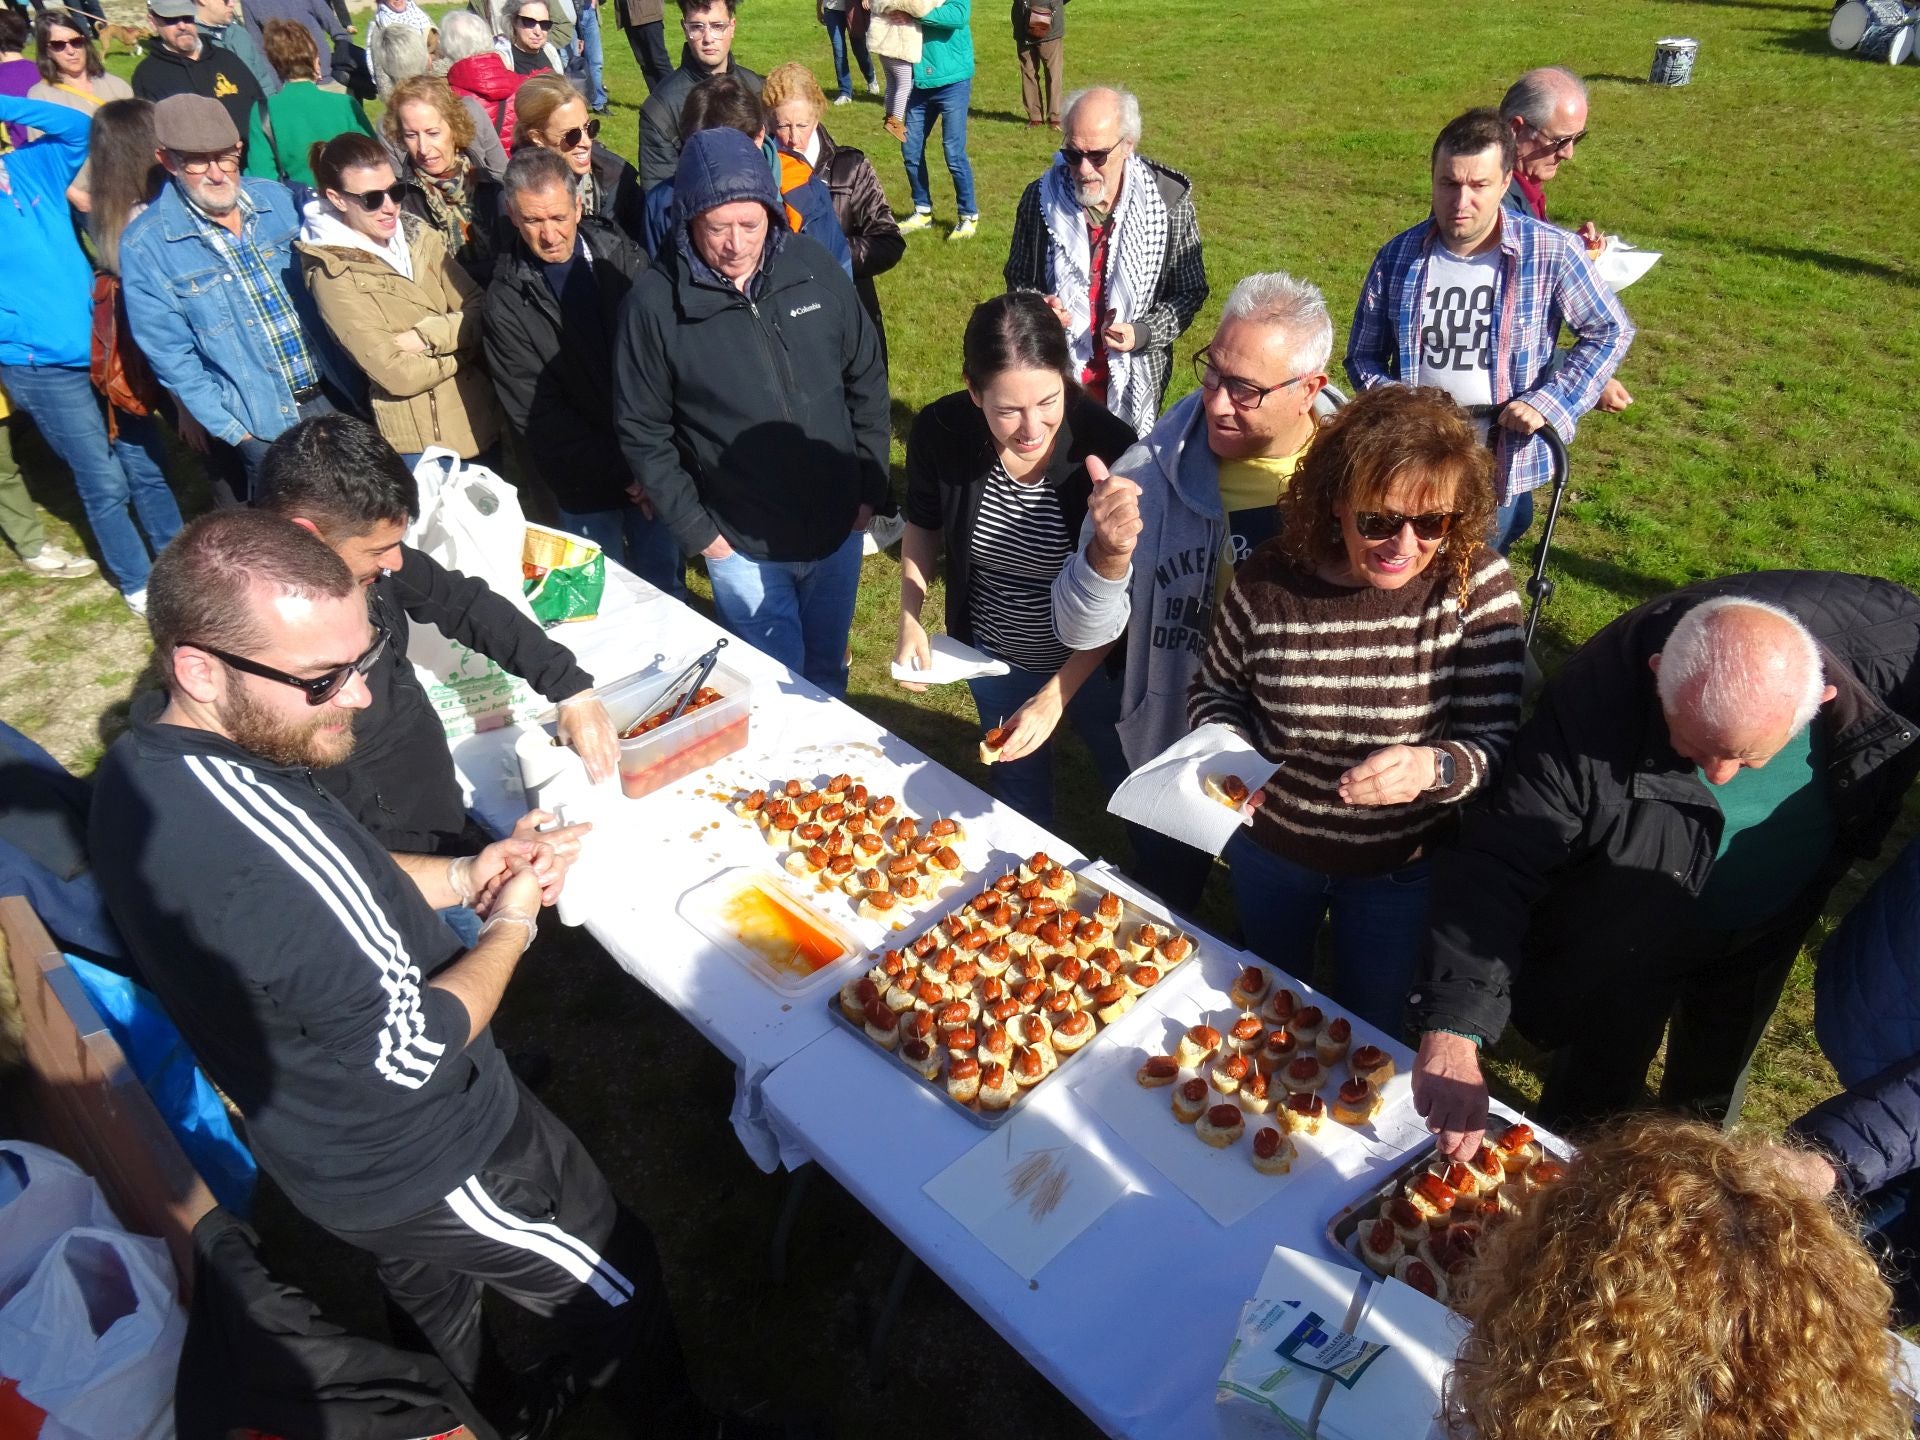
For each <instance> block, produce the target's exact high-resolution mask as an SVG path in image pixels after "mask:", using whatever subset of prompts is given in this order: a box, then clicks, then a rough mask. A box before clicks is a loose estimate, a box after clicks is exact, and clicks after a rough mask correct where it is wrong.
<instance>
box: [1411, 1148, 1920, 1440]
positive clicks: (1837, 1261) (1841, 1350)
mask: <svg viewBox="0 0 1920 1440" xmlns="http://www.w3.org/2000/svg"><path fill="white" fill-rule="evenodd" d="M1456 1303H1457V1306H1458V1308H1459V1309H1461V1310H1462V1311H1463V1312H1464V1313H1465V1315H1466V1317H1467V1319H1468V1320H1470V1321H1471V1322H1472V1323H1473V1331H1472V1333H1471V1334H1470V1335H1469V1336H1468V1337H1467V1338H1466V1340H1465V1341H1463V1342H1462V1344H1461V1347H1460V1354H1459V1357H1458V1359H1457V1360H1456V1361H1455V1363H1454V1371H1453V1375H1452V1378H1451V1379H1450V1380H1449V1382H1448V1385H1447V1399H1446V1406H1447V1413H1446V1423H1447V1426H1448V1433H1450V1434H1452V1435H1455V1436H1458V1437H1461V1440H1467V1437H1471V1440H1652V1437H1656V1436H1657V1437H1660V1440H1840V1437H1843V1436H1844V1437H1846V1440H1895V1437H1901V1440H1906V1437H1910V1436H1912V1434H1913V1433H1914V1430H1913V1422H1912V1418H1911V1415H1910V1409H1911V1406H1910V1404H1909V1402H1907V1401H1906V1400H1905V1398H1904V1397H1902V1396H1899V1395H1896V1394H1895V1393H1894V1390H1893V1382H1894V1376H1895V1373H1896V1371H1895V1361H1894V1342H1893V1337H1892V1335H1890V1334H1889V1333H1888V1331H1887V1323H1888V1318H1889V1310H1890V1307H1891V1304H1892V1296H1891V1294H1890V1293H1889V1292H1888V1290H1887V1287H1886V1285H1885V1284H1884V1283H1883V1282H1882V1281H1881V1279H1880V1276H1879V1274H1878V1272H1877V1271H1876V1270H1875V1268H1874V1263H1873V1259H1872V1257H1871V1256H1870V1255H1868V1253H1867V1251H1866V1249H1865V1247H1863V1246H1862V1245H1861V1244H1860V1241H1859V1239H1858V1237H1857V1236H1856V1235H1855V1234H1854V1232H1853V1230H1852V1228H1851V1227H1850V1226H1849V1225H1848V1224H1847V1223H1846V1222H1845V1221H1844V1220H1843V1219H1842V1218H1841V1217H1840V1216H1839V1215H1838V1214H1836V1213H1835V1211H1833V1210H1832V1209H1830V1208H1829V1207H1828V1206H1827V1205H1826V1204H1825V1203H1823V1202H1822V1201H1819V1200H1816V1199H1814V1198H1813V1197H1812V1196H1810V1195H1808V1194H1806V1193H1805V1192H1804V1191H1803V1190H1802V1189H1801V1188H1800V1187H1799V1185H1798V1184H1797V1183H1796V1182H1795V1180H1794V1179H1793V1176H1792V1174H1791V1173H1790V1170H1789V1167H1788V1166H1787V1165H1786V1164H1783V1163H1782V1160H1781V1155H1780V1152H1779V1151H1778V1150H1777V1149H1776V1148H1775V1147H1773V1146H1772V1145H1770V1144H1769V1143H1768V1142H1767V1141H1766V1140H1765V1139H1764V1138H1763V1137H1760V1136H1750V1135H1740V1134H1732V1135H1729V1134H1726V1133H1723V1132H1722V1131H1720V1130H1718V1129H1715V1128H1714V1127H1712V1126H1710V1125H1704V1124H1700V1123H1697V1122H1694V1121H1685V1120H1676V1119H1673V1118H1670V1117H1659V1116H1640V1117H1635V1118H1633V1119H1630V1120H1626V1121H1623V1122H1620V1123H1619V1124H1617V1125H1615V1126H1613V1127H1610V1128H1609V1129H1607V1130H1605V1131H1603V1132H1602V1133H1600V1134H1598V1135H1595V1136H1593V1137H1592V1138H1591V1140H1590V1141H1589V1142H1588V1143H1587V1144H1586V1145H1585V1146H1584V1147H1583V1148H1582V1150H1581V1152H1580V1154H1579V1156H1578V1157H1577V1158H1576V1159H1575V1160H1574V1162H1573V1164H1572V1165H1571V1166H1570V1167H1569V1171H1568V1174H1567V1177H1566V1179H1565V1180H1564V1181H1562V1182H1561V1183H1559V1184H1557V1185H1555V1186H1554V1187H1553V1188H1552V1189H1550V1190H1546V1191H1542V1192H1540V1193H1539V1194H1538V1196H1537V1197H1535V1199H1534V1201H1533V1202H1532V1203H1530V1204H1528V1205H1527V1206H1526V1207H1525V1208H1524V1210H1523V1211H1522V1213H1521V1215H1520V1216H1519V1217H1518V1218H1517V1219H1514V1220H1512V1221H1510V1222H1508V1223H1507V1224H1505V1225H1502V1226H1498V1227H1496V1228H1494V1229H1492V1230H1490V1231H1489V1232H1488V1233H1487V1236H1486V1238H1485V1240H1483V1242H1482V1245H1481V1250H1480V1254H1479V1257H1478V1258H1477V1260H1476V1261H1475V1263H1474V1267H1473V1269H1472V1271H1471V1272H1469V1274H1468V1275H1467V1277H1466V1278H1465V1280H1464V1282H1463V1284H1462V1287H1461V1289H1460V1290H1459V1291H1457V1292H1456Z"/></svg>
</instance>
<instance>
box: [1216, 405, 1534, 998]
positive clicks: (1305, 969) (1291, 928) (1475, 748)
mask: <svg viewBox="0 0 1920 1440" xmlns="http://www.w3.org/2000/svg"><path fill="white" fill-rule="evenodd" d="M1491 467H1492V460H1491V455H1490V453H1489V452H1488V450H1487V449H1486V447H1485V446H1484V445H1482V444H1481V443H1480V442H1479V439H1478V436H1477V434H1476V432H1475V430H1474V427H1473V425H1472V424H1471V423H1470V422H1469V421H1468V420H1467V418H1466V416H1465V415H1464V414H1463V413H1462V412H1461V410H1460V408H1459V407H1458V406H1457V405H1455V404H1454V403H1453V401H1452V400H1451V399H1450V398H1449V397H1448V396H1447V395H1446V394H1445V393H1444V392H1442V391H1440V390H1437V389H1431V388H1426V389H1410V388H1408V387H1405V386H1399V385H1391V386H1382V387H1380V388H1379V389H1377V390H1369V391H1367V392H1365V393H1364V394H1362V395H1360V396H1359V397H1358V398H1356V399H1355V400H1353V401H1352V402H1351V403H1350V404H1348V405H1346V406H1345V407H1343V408H1342V409H1340V410H1338V411H1336V412H1335V414H1334V416H1333V418H1332V420H1331V421H1329V422H1328V423H1327V424H1326V425H1325V426H1323V427H1322V429H1321V430H1320V433H1319V436H1318V438H1316V439H1315V440H1314V442H1313V447H1312V448H1311V449H1310V450H1308V451H1307V454H1306V458H1305V459H1304V460H1303V461H1302V462H1301V464H1300V468H1299V470H1298V471H1297V472H1296V473H1295V475H1294V478H1293V483H1292V485H1291V487H1290V488H1289V490H1288V491H1287V493H1286V495H1285V497H1284V498H1283V499H1282V501H1281V504H1280V533H1279V534H1278V535H1276V536H1275V537H1274V538H1273V539H1271V540H1269V541H1267V542H1266V543H1265V544H1263V545H1261V546H1259V547H1258V548H1257V549H1255V550H1254V552H1253V554H1252V555H1251V556H1249V557H1248V559H1247V560H1246V561H1245V562H1244V563H1243V564H1241V565H1239V566H1237V567H1236V568H1235V571H1234V579H1233V585H1232V587H1231V588H1230V589H1229V590H1228V591H1227V594H1226V596H1225V598H1224V599H1223V600H1222V601H1221V603H1220V607H1219V610H1218V611H1217V613H1216V614H1215V616H1214V622H1213V635H1212V638H1211V640H1210V641H1209V643H1208V645H1207V653H1206V657H1205V659H1204V660H1203V661H1202V662H1201V667H1200V673H1199V675H1197V676H1196V677H1195V678H1194V682H1193V687H1192V689H1191V691H1190V692H1189V694H1188V698H1187V718H1188V720H1189V721H1190V722H1191V723H1192V724H1193V725H1195V726H1199V725H1204V724H1207V723H1208V722H1218V723H1220V724H1223V725H1227V726H1230V727H1231V728H1232V729H1234V730H1235V731H1237V732H1238V733H1239V734H1240V735H1242V736H1243V737H1245V738H1246V740H1247V741H1248V742H1249V743H1250V744H1252V745H1253V746H1254V748H1255V749H1257V750H1259V752H1260V753H1261V754H1262V755H1263V756H1265V757H1266V758H1267V759H1268V760H1271V761H1275V762H1277V763H1278V764H1279V765H1280V769H1279V770H1278V771H1277V772H1276V773H1275V774H1274V776H1273V778H1272V779H1271V780H1269V781H1268V782H1267V783H1266V785H1265V786H1264V787H1263V789H1262V790H1261V792H1260V794H1259V795H1258V797H1256V808H1255V810H1254V814H1253V824H1252V825H1251V826H1249V827H1247V828H1246V829H1244V830H1242V831H1241V832H1240V833H1239V834H1238V835H1236V836H1235V837H1234V838H1233V840H1232V841H1230V842H1229V843H1228V845H1227V848H1226V851H1225V854H1224V857H1223V858H1225V860H1226V861H1227V867H1228V871H1229V874H1230V876H1231V878H1232V881H1233V892H1234V901H1235V904H1236V906H1237V908H1238V910H1239V915H1240V928H1241V933H1242V934H1243V935H1244V936H1245V937H1246V943H1247V945H1248V946H1249V948H1251V949H1252V950H1253V951H1254V952H1255V953H1256V954H1258V955H1259V956H1261V957H1262V958H1263V959H1266V960H1269V961H1271V962H1273V963H1274V964H1276V965H1278V966H1280V968H1282V969H1283V970H1286V971H1289V972H1291V973H1292V974H1295V975H1309V974H1311V973H1312V971H1313V954H1314V948H1313V947H1314V937H1315V936H1316V934H1317V933H1318V931H1319V929H1320V922H1321V920H1322V919H1323V918H1325V917H1327V916H1328V914H1329V912H1331V916H1332V926H1333V957H1334V970H1335V976H1334V983H1333V985H1332V987H1331V991H1332V995H1333V998H1334V999H1335V1000H1337V1001H1339V1002H1340V1004H1341V1005H1343V1006H1345V1007H1346V1008H1347V1009H1349V1010H1352V1011H1354V1012H1355V1013H1356V1014H1359V1015H1361V1016H1363V1017H1365V1018H1366V1019H1367V1020H1368V1021H1370V1022H1371V1023H1372V1024H1374V1025H1376V1026H1378V1027H1379V1028H1381V1029H1382V1030H1385V1031H1387V1032H1388V1033H1389V1034H1398V1033H1399V1032H1400V1023H1401V1013H1402V1011H1403V1009H1404V1008H1405V1005H1406V998H1407V992H1408V990H1409V989H1410V988H1411V987H1412V985H1413V981H1414V977H1415V974H1416V972H1417V968H1418V966H1419V962H1420V957H1421V953H1422V949H1423V947H1424V945H1425V941H1426V933H1427V867H1428V860H1427V853H1428V849H1429V847H1430V846H1431V845H1432V844H1433V842H1434V841H1435V840H1436V839H1437V838H1439V835H1440V834H1441V832H1442V831H1443V829H1444V828H1445V826H1446V825H1447V821H1448V816H1449V813H1450V807H1452V806H1454V805H1456V804H1458V803H1459V802H1460V801H1462V800H1464V799H1466V798H1467V797H1468V796H1469V795H1472V794H1474V793H1476V792H1477V791H1478V790H1480V788H1481V787H1482V786H1484V785H1485V784H1486V783H1487V782H1488V780H1489V779H1490V778H1491V776H1492V774H1493V771H1494V767H1495V766H1496V765H1498V764H1499V762H1500V759H1501V757H1502V755H1504V754H1505V752H1506V748H1507V746H1508V744H1509V743H1510V742H1511V741H1512V739H1513V736H1514V732H1515V731H1516V730H1517V729H1518V728H1519V724H1520V681H1521V673H1522V667H1523V657H1524V642H1523V640H1522V637H1521V630H1520V624H1521V615H1520V600H1519V597H1518V595H1516V594H1515V592H1514V587H1513V577H1512V575H1511V574H1510V573H1509V571H1508V569H1507V562H1506V561H1505V560H1503V559H1502V558H1501V557H1500V556H1499V555H1498V554H1496V553H1495V552H1494V551H1493V550H1491V549H1490V548H1488V545H1487V538H1488V527H1489V526H1490V524H1491V523H1492V519H1493V509H1494V506H1493V488H1492V483H1491Z"/></svg>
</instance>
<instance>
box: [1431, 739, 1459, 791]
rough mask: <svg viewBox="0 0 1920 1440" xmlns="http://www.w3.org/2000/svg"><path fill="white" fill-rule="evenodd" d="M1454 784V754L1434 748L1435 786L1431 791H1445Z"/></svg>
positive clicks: (1432, 786) (1437, 747) (1432, 785)
mask: <svg viewBox="0 0 1920 1440" xmlns="http://www.w3.org/2000/svg"><path fill="white" fill-rule="evenodd" d="M1452 784H1453V752H1452V751H1451V750H1443V749H1441V748H1440V747H1439V746H1438V745H1436V746H1434V747H1433V784H1431V785H1429V786H1428V787H1427V788H1428V789H1429V790H1445V789H1446V788H1447V787H1448V786H1450V785H1452Z"/></svg>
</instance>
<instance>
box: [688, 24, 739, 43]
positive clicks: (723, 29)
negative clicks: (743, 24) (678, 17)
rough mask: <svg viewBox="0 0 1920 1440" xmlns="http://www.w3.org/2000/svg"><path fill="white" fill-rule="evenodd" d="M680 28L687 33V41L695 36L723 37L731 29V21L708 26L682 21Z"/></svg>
mask: <svg viewBox="0 0 1920 1440" xmlns="http://www.w3.org/2000/svg"><path fill="white" fill-rule="evenodd" d="M680 28H681V29H682V30H684V31H685V32H686V33H687V38H688V39H692V38H693V37H694V36H696V35H724V34H726V33H727V31H729V30H731V29H732V28H733V21H731V20H719V21H715V22H712V23H710V24H702V23H701V22H700V21H698V20H682V21H681V22H680Z"/></svg>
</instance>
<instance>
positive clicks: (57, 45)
mask: <svg viewBox="0 0 1920 1440" xmlns="http://www.w3.org/2000/svg"><path fill="white" fill-rule="evenodd" d="M86 48H87V42H86V41H85V40H82V39H81V38H80V37H79V36H77V35H76V36H75V37H74V38H73V39H71V40H49V41H47V49H49V50H84V49H86Z"/></svg>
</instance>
